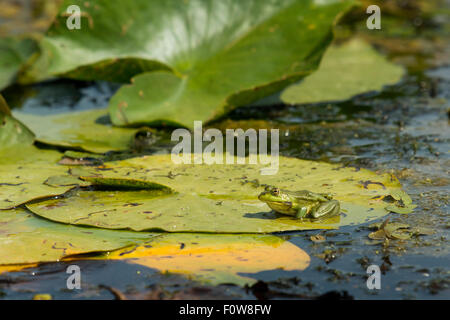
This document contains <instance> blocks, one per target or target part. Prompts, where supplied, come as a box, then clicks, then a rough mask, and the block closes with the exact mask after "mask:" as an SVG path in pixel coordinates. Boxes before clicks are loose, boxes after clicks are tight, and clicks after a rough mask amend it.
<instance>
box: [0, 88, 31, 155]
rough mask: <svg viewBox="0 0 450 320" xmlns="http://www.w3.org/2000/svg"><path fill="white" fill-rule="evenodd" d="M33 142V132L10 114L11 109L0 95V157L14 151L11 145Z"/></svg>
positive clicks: (24, 144) (27, 144) (25, 144)
mask: <svg viewBox="0 0 450 320" xmlns="http://www.w3.org/2000/svg"><path fill="white" fill-rule="evenodd" d="M33 142H34V134H33V133H32V132H31V131H30V130H29V129H28V128H27V127H26V126H24V125H23V124H22V123H20V122H19V121H17V120H16V119H14V118H13V117H12V116H11V111H10V109H9V107H8V104H7V103H6V101H5V99H4V98H3V96H2V95H0V157H1V156H3V155H4V154H7V153H10V152H14V151H12V150H10V149H11V148H13V147H17V146H19V147H24V146H29V145H31V144H32V143H33Z"/></svg>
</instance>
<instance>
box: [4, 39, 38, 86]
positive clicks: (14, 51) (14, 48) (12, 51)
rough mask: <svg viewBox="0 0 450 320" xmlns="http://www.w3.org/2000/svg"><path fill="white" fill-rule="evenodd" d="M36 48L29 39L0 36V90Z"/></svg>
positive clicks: (12, 79) (14, 75)
mask: <svg viewBox="0 0 450 320" xmlns="http://www.w3.org/2000/svg"><path fill="white" fill-rule="evenodd" d="M36 50H37V45H36V43H35V42H34V41H33V40H31V39H15V38H0V90H2V89H4V88H6V87H7V86H8V85H10V84H11V83H12V82H13V81H14V78H15V77H16V75H17V73H18V71H19V70H20V69H21V68H22V65H23V64H24V63H25V62H26V61H27V60H28V58H29V57H30V56H31V55H32V54H33V53H34V52H35V51H36Z"/></svg>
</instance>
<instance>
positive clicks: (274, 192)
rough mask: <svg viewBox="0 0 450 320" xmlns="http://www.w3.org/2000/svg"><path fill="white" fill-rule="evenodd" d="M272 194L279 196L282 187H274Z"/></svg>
mask: <svg viewBox="0 0 450 320" xmlns="http://www.w3.org/2000/svg"><path fill="white" fill-rule="evenodd" d="M272 195H274V196H279V195H280V189H278V188H273V189H272Z"/></svg>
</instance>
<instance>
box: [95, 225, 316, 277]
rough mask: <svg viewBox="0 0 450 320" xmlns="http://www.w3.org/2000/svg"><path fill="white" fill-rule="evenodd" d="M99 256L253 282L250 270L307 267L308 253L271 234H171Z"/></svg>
mask: <svg viewBox="0 0 450 320" xmlns="http://www.w3.org/2000/svg"><path fill="white" fill-rule="evenodd" d="M99 259H120V260H122V259H124V260H125V261H127V262H129V263H135V264H139V265H143V266H146V267H150V268H155V269H158V270H160V271H161V272H173V273H181V274H184V275H186V276H188V277H189V278H192V279H194V280H197V281H201V282H206V283H209V284H221V283H232V284H236V285H241V286H244V285H245V284H249V285H251V284H253V283H255V282H256V280H255V279H253V278H251V275H246V274H250V273H257V272H261V271H266V270H273V269H282V270H286V271H293V270H304V269H306V268H307V267H308V265H309V263H310V257H309V256H308V254H307V253H306V252H305V251H303V250H302V249H300V248H299V247H297V246H295V245H294V244H292V243H290V242H288V241H285V240H283V239H281V238H279V237H276V236H271V235H211V234H183V233H178V234H167V235H163V236H161V237H158V238H156V239H155V240H154V241H151V242H150V243H149V244H148V245H147V246H135V247H132V248H124V249H121V250H117V251H114V252H112V253H110V254H108V255H105V256H103V257H99Z"/></svg>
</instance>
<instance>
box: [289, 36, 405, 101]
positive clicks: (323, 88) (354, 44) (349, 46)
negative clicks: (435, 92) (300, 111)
mask: <svg viewBox="0 0 450 320" xmlns="http://www.w3.org/2000/svg"><path fill="white" fill-rule="evenodd" d="M403 74H404V70H403V69H402V67H400V66H397V65H395V64H393V63H390V62H388V61H386V59H385V58H384V57H382V56H381V55H380V54H379V53H377V52H376V51H375V50H374V49H373V48H372V47H371V46H370V45H369V44H367V43H365V42H364V41H362V40H359V39H356V40H352V41H350V42H348V43H345V44H343V45H340V46H332V47H330V48H329V49H328V51H327V52H326V53H325V55H324V57H323V59H322V62H321V64H320V67H319V70H318V71H316V72H315V73H313V74H312V75H310V76H308V77H307V78H306V79H304V80H302V81H301V82H300V83H298V84H294V85H291V86H290V87H288V88H286V89H285V90H284V91H283V93H282V94H281V100H282V101H283V102H285V103H290V104H302V103H318V102H327V101H342V100H347V99H350V98H351V97H353V96H355V95H357V94H361V93H365V92H369V91H375V90H376V91H380V90H381V89H382V88H383V87H384V86H385V85H389V84H395V83H397V82H398V81H399V80H400V79H401V77H402V76H403Z"/></svg>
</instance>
